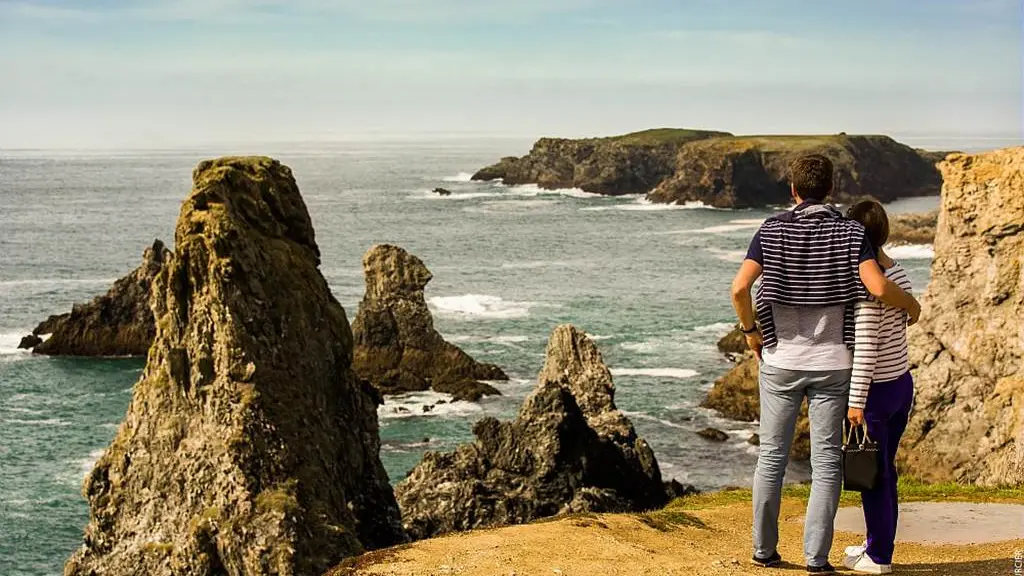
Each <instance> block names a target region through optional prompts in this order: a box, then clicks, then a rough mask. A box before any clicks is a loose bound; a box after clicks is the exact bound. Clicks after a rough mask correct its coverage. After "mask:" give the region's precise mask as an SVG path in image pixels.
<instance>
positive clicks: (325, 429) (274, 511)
mask: <svg viewBox="0 0 1024 576" xmlns="http://www.w3.org/2000/svg"><path fill="white" fill-rule="evenodd" d="M193 183H194V187H193V189H192V192H191V193H190V194H189V195H188V198H187V199H186V200H185V202H184V204H183V206H182V208H181V214H180V216H179V218H178V222H177V228H176V232H175V252H174V254H173V255H171V256H170V258H169V260H168V262H167V263H166V265H165V266H163V267H162V268H161V270H160V272H159V274H158V275H157V276H156V277H155V278H154V280H153V287H152V294H151V301H150V302H151V307H152V312H153V316H154V318H155V321H156V336H155V339H154V341H153V345H152V348H151V349H150V352H149V356H148V362H147V364H146V367H145V370H144V372H143V374H142V377H141V379H140V380H139V381H138V383H137V384H135V386H134V387H133V389H132V400H131V404H130V405H129V407H128V412H127V414H126V416H125V419H124V421H123V422H122V423H121V425H120V427H119V429H118V432H117V435H116V436H115V438H114V440H113V442H112V443H111V445H110V446H109V447H108V448H107V449H106V451H105V453H104V454H103V456H102V457H101V458H100V459H99V461H98V462H97V463H96V466H95V468H94V469H93V470H92V471H91V472H90V473H89V476H88V478H87V479H86V482H85V487H84V494H85V496H86V498H87V500H88V502H89V508H90V519H89V525H88V527H87V528H86V530H85V538H84V543H83V545H82V547H81V548H80V549H79V550H78V551H77V552H75V554H74V556H73V557H72V558H71V559H70V560H68V562H67V564H66V566H65V575H66V576H96V575H98V574H111V575H114V574H146V575H151V576H171V575H179V574H189V575H191V576H221V575H225V574H232V575H240V574H254V575H255V574H277V575H281V576H305V575H310V574H321V573H323V572H324V571H325V570H326V569H327V568H329V567H330V566H332V565H334V564H336V563H338V562H339V561H340V560H342V559H343V558H345V557H348V556H352V555H355V554H359V553H360V552H362V551H364V550H369V549H374V548H379V547H384V546H389V545H392V544H397V543H400V542H403V541H404V540H405V539H406V537H405V534H404V532H403V531H402V527H401V523H400V517H399V510H398V506H397V504H396V502H395V498H394V494H393V492H392V489H391V486H390V485H389V483H388V477H387V474H386V472H385V471H384V467H383V466H382V465H381V462H380V459H379V456H378V452H379V449H380V437H379V435H378V424H377V412H376V409H377V404H378V399H379V397H378V396H377V394H376V392H375V391H374V390H373V389H372V388H370V387H368V386H367V385H366V384H365V383H364V382H362V381H361V380H360V379H359V378H358V377H357V376H356V375H355V373H354V372H353V371H352V369H351V365H352V344H353V338H352V332H351V329H350V327H349V323H348V320H347V318H346V316H345V311H344V310H343V309H342V307H341V305H340V304H338V302H337V301H336V300H335V299H334V297H333V296H332V295H331V292H330V290H329V289H328V286H327V282H326V280H325V279H324V277H323V276H322V275H321V273H320V270H319V268H318V267H319V264H320V252H319V248H318V247H317V243H316V240H315V238H314V233H313V227H312V224H311V221H310V218H309V212H308V211H307V209H306V205H305V203H304V202H303V200H302V197H301V195H300V194H299V190H298V188H297V186H296V184H295V180H294V178H293V177H292V173H291V171H290V170H289V169H288V168H287V167H286V166H283V165H281V164H280V163H278V162H276V161H274V160H271V159H270V158H262V157H251V158H222V159H219V160H214V161H206V162H203V163H201V164H200V165H199V166H198V167H197V168H196V170H195V172H194V174H193Z"/></svg>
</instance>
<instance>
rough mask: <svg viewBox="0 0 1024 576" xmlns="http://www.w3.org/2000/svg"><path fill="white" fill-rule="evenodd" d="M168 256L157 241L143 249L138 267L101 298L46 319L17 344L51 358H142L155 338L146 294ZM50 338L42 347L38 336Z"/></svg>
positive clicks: (161, 244)
mask: <svg viewBox="0 0 1024 576" xmlns="http://www.w3.org/2000/svg"><path fill="white" fill-rule="evenodd" d="M169 257H170V251H169V250H167V248H166V247H165V246H164V243H163V242H161V241H159V240H156V241H154V242H153V245H152V246H150V247H149V248H146V251H145V252H144V253H143V255H142V264H141V265H140V266H139V267H138V268H136V269H135V270H134V271H133V272H132V273H131V274H128V275H127V276H125V277H124V278H121V279H120V280H118V281H117V282H115V283H114V285H113V286H112V287H111V288H110V290H109V291H108V292H107V293H106V294H105V295H103V296H99V297H97V298H96V299H95V300H93V301H92V302H89V303H88V304H75V305H74V306H73V307H72V308H71V312H70V313H69V314H61V315H58V316H50V317H49V318H47V319H46V320H44V321H43V322H42V323H40V324H39V326H37V327H36V328H35V330H33V331H32V335H33V336H35V337H36V338H31V337H26V338H25V339H23V340H22V343H23V344H24V345H25V347H26V348H33V352H35V353H37V354H48V355H52V356H145V355H146V352H147V351H148V350H149V345H150V344H152V342H153V335H154V334H156V325H155V324H154V322H153V312H152V311H151V310H150V309H149V291H150V286H151V285H152V283H153V279H154V278H155V277H156V275H157V274H159V273H160V270H161V269H162V268H163V266H164V264H165V263H166V262H167V260H168V258H169ZM42 334H50V337H49V338H48V339H47V340H46V341H45V342H43V341H42V340H41V339H39V338H38V336H39V335H42Z"/></svg>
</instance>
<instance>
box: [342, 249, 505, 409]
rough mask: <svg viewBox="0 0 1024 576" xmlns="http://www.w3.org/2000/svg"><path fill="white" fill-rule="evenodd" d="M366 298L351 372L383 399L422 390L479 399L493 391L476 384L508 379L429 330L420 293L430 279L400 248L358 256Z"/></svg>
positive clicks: (358, 317) (356, 328)
mask: <svg viewBox="0 0 1024 576" xmlns="http://www.w3.org/2000/svg"><path fill="white" fill-rule="evenodd" d="M363 272H364V274H365V275H366V294H365V296H364V297H363V301H362V303H361V304H360V305H359V313H358V314H357V315H356V320H355V322H353V324H352V331H353V334H354V337H355V360H354V368H355V370H356V373H358V374H359V376H360V377H361V378H364V379H366V380H369V381H370V382H371V383H372V384H373V385H374V386H376V387H377V388H378V389H379V390H380V391H381V392H383V393H384V394H396V393H400V392H408V391H415V390H427V389H430V388H433V389H434V390H435V391H438V392H444V393H448V394H452V395H453V396H455V397H456V399H459V400H471V401H475V400H479V399H480V397H481V396H483V395H486V394H499V392H498V390H496V389H495V388H494V387H492V386H489V385H487V384H484V383H482V382H480V380H507V379H508V376H506V375H505V373H504V372H502V371H501V369H500V368H498V367H497V366H494V365H493V364H482V363H480V362H477V361H476V360H473V359H472V358H470V357H469V355H468V354H466V353H465V352H463V351H462V350H461V349H460V348H459V347H457V346H455V345H453V344H450V343H448V342H445V340H444V338H442V337H441V335H440V334H438V333H437V331H436V330H434V320H433V318H432V317H431V316H430V310H429V308H427V301H426V299H425V298H424V296H423V290H424V288H425V287H426V285H427V283H428V282H430V280H431V278H433V276H432V275H431V274H430V270H428V269H427V267H426V266H425V265H424V264H423V262H422V261H421V260H420V259H419V258H417V257H415V256H413V255H412V254H409V253H408V252H406V251H405V250H403V249H402V248H399V247H397V246H391V245H387V244H382V245H378V246H374V247H373V248H370V250H369V251H368V252H367V253H366V255H365V256H363Z"/></svg>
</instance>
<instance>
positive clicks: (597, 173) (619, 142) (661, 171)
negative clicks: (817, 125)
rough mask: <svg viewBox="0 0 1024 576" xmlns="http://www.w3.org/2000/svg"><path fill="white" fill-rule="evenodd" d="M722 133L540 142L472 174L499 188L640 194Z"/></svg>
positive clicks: (685, 132)
mask: <svg viewBox="0 0 1024 576" xmlns="http://www.w3.org/2000/svg"><path fill="white" fill-rule="evenodd" d="M725 135H727V133H726V132H712V131H707V130H675V129H669V128H662V129H655V130H647V131H644V132H634V133H632V134H626V135H623V136H614V137H610V138H585V139H579V140H570V139H565V138H541V139H540V140H538V141H537V143H536V144H534V145H533V149H532V150H531V151H530V153H529V154H528V155H526V156H523V157H522V158H516V157H514V156H510V157H506V158H502V159H501V161H500V162H498V163H497V164H495V165H493V166H488V167H486V168H484V169H482V170H480V171H479V172H477V173H476V174H474V175H473V179H474V180H496V179H499V178H500V179H502V180H503V181H504V183H505V184H537V185H538V186H540V187H542V188H548V189H557V188H580V189H582V190H585V191H587V192H593V193H596V194H608V195H613V196H614V195H621V194H646V193H648V192H650V191H651V190H653V189H654V187H655V186H657V185H658V183H659V182H661V181H662V180H664V179H665V178H667V177H668V176H670V175H671V174H672V173H673V171H674V167H675V163H676V155H677V154H678V152H679V149H680V147H681V146H682V145H683V144H685V143H686V142H691V141H693V140H699V139H702V138H709V137H712V136H725Z"/></svg>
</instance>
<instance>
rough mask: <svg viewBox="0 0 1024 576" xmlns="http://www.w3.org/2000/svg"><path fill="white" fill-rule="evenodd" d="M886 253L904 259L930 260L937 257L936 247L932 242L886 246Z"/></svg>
mask: <svg viewBox="0 0 1024 576" xmlns="http://www.w3.org/2000/svg"><path fill="white" fill-rule="evenodd" d="M885 253H886V254H888V255H889V256H892V257H893V258H896V259H902V260H929V259H932V258H935V248H934V247H933V246H932V245H931V244H900V245H897V246H886V247H885Z"/></svg>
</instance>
